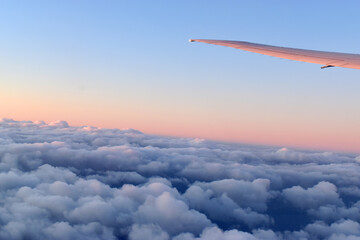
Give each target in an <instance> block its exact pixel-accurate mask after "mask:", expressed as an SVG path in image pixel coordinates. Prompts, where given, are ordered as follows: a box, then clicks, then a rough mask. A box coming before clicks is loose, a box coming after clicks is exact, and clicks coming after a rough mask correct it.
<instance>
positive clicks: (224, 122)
mask: <svg viewBox="0 0 360 240" xmlns="http://www.w3.org/2000/svg"><path fill="white" fill-rule="evenodd" d="M359 9H360V2H359V1H268V0H263V1H254V0H244V1H235V0H233V1H230V0H229V1H227V0H225V1H211V0H197V1H190V0H182V1H165V0H163V1H158V0H154V1H146V0H143V1H137V0H134V1H64V0H62V1H1V2H0V117H4V118H14V119H16V120H45V121H53V120H57V119H61V120H66V121H68V122H69V124H71V125H94V126H99V127H111V128H134V129H138V130H140V131H143V132H146V133H151V134H160V135H172V136H187V137H199V138H209V139H215V140H225V141H237V142H244V143H256V144H268V145H279V146H292V147H300V148H310V149H328V150H333V151H350V152H360V105H359V103H360V71H359V70H353V69H342V68H330V69H326V70H320V65H315V64H308V63H300V62H294V61H289V60H282V59H276V58H271V57H267V56H261V55H258V54H252V53H247V52H243V51H240V50H236V49H230V48H225V47H219V46H212V45H206V44H200V43H192V44H191V43H189V42H188V39H189V38H209V39H225V40H244V41H252V42H257V43H265V44H273V45H279V46H288V47H298V48H305V49H314V50H325V51H338V52H350V53H360V44H359V43H360V41H359V40H360V26H359V24H358V23H359V14H358V10H359Z"/></svg>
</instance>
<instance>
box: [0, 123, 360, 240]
mask: <svg viewBox="0 0 360 240" xmlns="http://www.w3.org/2000/svg"><path fill="white" fill-rule="evenodd" d="M359 159H360V157H359V156H356V155H352V154H337V153H329V152H325V153H319V152H305V151H297V150H291V149H287V148H273V147H260V146H250V145H239V144H227V143H219V142H212V141H207V140H201V139H184V138H170V137H160V136H153V135H147V134H143V133H141V132H139V131H136V130H133V129H125V130H119V129H101V128H96V127H88V126H84V127H72V126H69V124H68V123H66V122H64V121H56V122H52V123H49V124H47V123H45V122H43V121H37V122H31V121H14V120H12V119H3V120H2V121H0V160H1V161H0V191H1V196H2V197H1V199H0V222H1V224H0V239H131V240H136V239H164V240H165V239H174V240H182V239H184V240H186V239H189V240H190V239H191V240H194V239H358V238H359V237H360V181H359V180H360V161H359Z"/></svg>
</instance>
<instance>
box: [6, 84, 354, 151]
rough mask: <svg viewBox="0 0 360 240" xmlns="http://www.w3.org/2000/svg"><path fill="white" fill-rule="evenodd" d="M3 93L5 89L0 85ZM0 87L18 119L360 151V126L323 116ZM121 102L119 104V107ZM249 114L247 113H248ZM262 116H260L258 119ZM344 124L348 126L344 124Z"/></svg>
mask: <svg viewBox="0 0 360 240" xmlns="http://www.w3.org/2000/svg"><path fill="white" fill-rule="evenodd" d="M0 93H1V90H0ZM22 94H23V95H22V96H21V97H20V96H16V94H14V92H13V93H9V94H6V93H1V96H0V117H1V118H12V119H14V120H31V121H35V120H44V121H46V122H51V121H54V120H64V121H67V122H68V123H69V124H70V125H72V126H82V125H90V126H95V127H103V128H120V129H121V128H133V129H136V130H139V131H142V132H144V133H149V134H158V135H167V136H175V137H192V138H203V139H211V140H218V141H228V142H239V143H249V144H260V145H271V146H279V147H294V148H303V149H309V150H323V151H341V152H353V153H360V138H359V136H360V131H359V129H354V128H351V125H350V126H348V127H346V126H343V123H342V122H340V123H339V122H338V123H336V121H335V122H334V121H330V119H329V121H328V122H325V121H323V122H322V121H321V120H322V119H321V118H314V119H301V120H302V121H294V119H292V118H291V117H288V119H284V118H283V117H284V116H282V117H280V118H279V117H276V114H273V115H271V116H267V117H268V118H267V119H266V120H264V117H265V116H266V113H264V114H262V115H261V114H260V115H259V113H256V112H251V111H249V110H246V109H245V110H244V112H243V113H244V116H237V115H236V114H234V115H232V116H231V115H230V113H228V114H227V115H225V114H224V115H220V116H219V115H218V111H215V112H211V111H208V110H207V111H205V110H204V111H203V112H199V111H196V109H181V108H176V109H171V108H170V107H168V108H166V107H164V106H163V108H161V107H159V108H157V107H151V106H150V105H151V104H150V105H147V104H144V103H141V104H143V105H141V104H140V103H138V104H135V103H134V102H133V103H132V105H131V107H129V105H127V104H122V105H121V104H118V105H117V108H116V107H115V106H114V105H111V104H109V103H106V102H97V103H95V102H92V103H91V102H89V101H91V100H90V99H89V98H84V99H81V98H79V99H78V101H77V102H72V100H71V98H69V99H68V101H67V100H66V99H57V98H56V97H54V98H52V100H50V98H43V97H36V94H30V95H28V96H27V94H24V93H22ZM115 108H116V109H115ZM245 116H246V117H245ZM256 119H258V120H256ZM342 126H343V127H342Z"/></svg>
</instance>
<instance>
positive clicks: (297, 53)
mask: <svg viewBox="0 0 360 240" xmlns="http://www.w3.org/2000/svg"><path fill="white" fill-rule="evenodd" d="M190 42H202V43H209V44H215V45H221V46H225V47H232V48H237V49H241V50H245V51H249V52H255V53H260V54H264V55H269V56H273V57H279V58H285V59H290V60H295V61H301V62H309V63H316V64H322V65H323V67H321V68H327V67H344V68H355V69H360V54H351V53H337V52H323V51H315V50H305V49H297V48H287V47H276V46H271V45H264V44H258V43H250V42H242V41H227V40H207V39H190Z"/></svg>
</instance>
